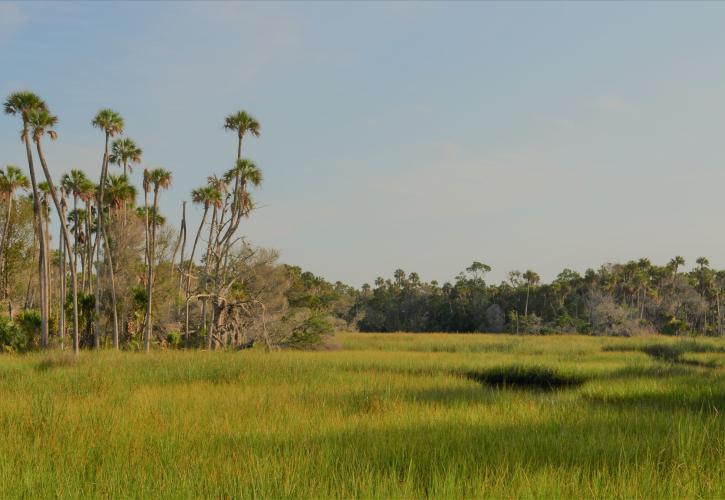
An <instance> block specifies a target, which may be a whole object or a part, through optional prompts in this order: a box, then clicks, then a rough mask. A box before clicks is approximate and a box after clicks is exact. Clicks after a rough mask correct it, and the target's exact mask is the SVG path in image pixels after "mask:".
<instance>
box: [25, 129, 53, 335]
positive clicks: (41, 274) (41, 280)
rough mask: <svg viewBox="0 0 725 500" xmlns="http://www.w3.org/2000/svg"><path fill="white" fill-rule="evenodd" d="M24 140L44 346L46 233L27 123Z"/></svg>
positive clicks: (45, 329) (46, 325)
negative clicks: (44, 231) (36, 252)
mask: <svg viewBox="0 0 725 500" xmlns="http://www.w3.org/2000/svg"><path fill="white" fill-rule="evenodd" d="M23 142H25V152H26V154H27V156H28V170H29V171H30V184H31V185H32V188H33V216H34V217H35V221H36V230H37V232H38V243H39V247H40V250H39V255H38V289H39V291H40V343H41V345H42V346H43V347H46V346H47V345H48V309H47V308H46V307H45V303H46V300H47V299H46V297H45V294H46V292H47V291H48V289H47V288H46V276H45V235H44V234H43V225H42V219H41V216H40V193H39V192H38V183H37V181H36V179H35V166H34V165H33V153H32V150H31V149H30V138H29V137H28V130H27V124H24V128H23Z"/></svg>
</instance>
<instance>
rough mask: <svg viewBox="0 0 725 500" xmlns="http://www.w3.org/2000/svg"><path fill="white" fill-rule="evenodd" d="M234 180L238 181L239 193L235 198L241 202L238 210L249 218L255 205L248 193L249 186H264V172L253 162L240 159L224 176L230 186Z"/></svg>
mask: <svg viewBox="0 0 725 500" xmlns="http://www.w3.org/2000/svg"><path fill="white" fill-rule="evenodd" d="M232 180H238V183H237V189H238V192H237V193H235V198H236V199H238V200H240V201H239V205H238V208H239V210H240V212H241V214H242V215H245V216H248V215H249V212H250V211H251V210H252V208H253V204H252V199H251V196H250V195H249V192H247V186H248V185H252V186H254V187H258V186H259V185H260V184H262V171H261V170H260V169H259V168H258V167H257V165H256V164H255V163H254V162H253V161H252V160H248V159H246V158H240V159H238V160H237V161H236V164H235V165H234V167H233V168H231V169H230V170H228V171H227V172H226V173H225V174H224V181H225V182H226V183H228V184H229V183H231V182H232Z"/></svg>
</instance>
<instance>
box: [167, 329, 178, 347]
mask: <svg viewBox="0 0 725 500" xmlns="http://www.w3.org/2000/svg"><path fill="white" fill-rule="evenodd" d="M166 343H167V344H168V345H169V347H171V348H173V349H178V348H179V347H181V333H180V332H169V333H168V334H167V335H166Z"/></svg>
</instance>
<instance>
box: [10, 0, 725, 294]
mask: <svg viewBox="0 0 725 500" xmlns="http://www.w3.org/2000/svg"><path fill="white" fill-rule="evenodd" d="M723 26H725V3H716V2H710V3H700V4H695V3H681V4H678V3H654V2H651V3H649V2H648V3H641V4H634V3H631V2H603V3H592V2H582V3H574V2H567V3H544V2H533V3H525V2H514V3H506V4H504V3H491V2H486V3H473V2H465V3H429V2H426V3H413V2H404V3H382V2H362V3H357V4H352V3H349V2H344V3H343V2H339V3H332V2H322V3H303V2H293V3H264V4H261V3H260V4H255V3H231V2H226V3H199V4H195V3H188V2H184V3H178V4H173V3H157V4H153V3H141V2H138V3H135V2H134V3H115V4H114V3H105V2H99V3H90V2H89V3H60V2H58V3H23V4H20V3H0V68H2V69H0V72H1V73H0V95H1V96H2V97H5V96H6V95H7V94H8V93H10V92H12V91H15V90H18V89H24V88H27V89H31V90H34V91H36V92H38V93H39V94H41V95H42V96H43V97H44V98H45V99H46V100H47V101H48V103H49V105H50V107H51V109H52V111H54V112H55V113H56V114H58V115H59V117H60V119H61V122H60V124H59V127H58V131H59V133H60V138H59V141H58V142H57V143H56V144H53V145H50V144H49V145H48V146H47V150H48V151H47V155H48V157H49V160H50V162H51V168H52V169H53V170H54V171H55V172H56V173H57V175H58V176H59V175H60V173H61V172H63V171H66V170H69V169H70V168H74V167H78V168H83V169H85V170H87V171H88V172H90V173H93V174H94V175H97V173H98V172H99V165H100V160H101V148H102V141H103V137H102V134H101V133H100V132H99V131H97V130H94V129H92V128H91V127H90V120H91V118H92V116H93V115H94V114H95V112H96V111H97V110H98V109H99V108H101V107H112V108H114V109H117V110H118V111H120V112H121V113H122V114H123V116H124V117H125V119H126V129H127V135H128V136H130V137H133V138H134V139H135V140H136V142H137V143H138V144H139V145H140V146H141V147H142V148H143V149H144V153H145V155H144V158H145V161H144V164H145V165H149V166H164V167H165V168H167V169H170V170H171V171H172V172H173V173H174V185H173V189H172V191H171V192H170V193H168V194H166V193H165V194H164V195H163V202H162V209H163V210H164V211H165V212H166V213H167V214H171V215H172V217H170V218H171V219H172V220H174V214H178V213H179V210H180V209H179V207H180V203H181V200H182V199H184V198H188V195H189V192H190V191H191V189H193V188H194V187H197V186H198V185H200V184H201V183H202V182H203V181H204V179H205V178H206V176H208V175H209V174H211V173H215V172H216V173H221V172H223V171H224V170H226V169H227V168H229V167H230V166H231V165H232V163H233V159H234V155H235V144H236V142H235V138H234V136H233V134H229V133H226V132H224V131H223V129H222V124H223V119H224V116H225V115H226V114H228V113H230V112H232V111H235V110H238V109H245V110H247V111H249V112H250V113H251V114H253V115H254V116H255V117H257V119H258V120H259V121H260V122H261V124H262V136H261V138H259V139H249V140H248V141H247V143H246V149H245V152H246V155H247V156H249V157H251V158H252V159H253V160H254V161H256V162H257V164H258V165H259V166H260V167H261V168H262V169H263V171H264V174H265V183H264V185H263V188H262V189H261V191H260V192H259V193H257V196H256V198H257V201H258V202H259V203H260V205H261V206H262V207H261V208H260V209H259V210H258V211H257V212H256V213H255V214H254V215H253V217H252V219H251V220H249V222H247V223H246V224H245V227H244V232H245V234H246V235H247V236H248V237H249V239H250V240H251V241H252V242H254V243H256V244H260V245H264V246H271V247H274V248H277V249H279V250H280V251H281V254H282V260H283V261H284V262H289V263H294V264H298V265H301V266H302V267H304V268H306V269H309V270H311V271H313V272H315V273H318V274H321V275H323V276H325V277H327V278H328V279H331V280H338V279H339V280H342V281H346V282H349V283H351V284H355V285H360V284H361V283H363V282H365V281H368V282H372V281H373V280H374V279H375V277H376V276H378V275H383V276H386V277H388V276H390V275H391V274H392V272H393V270H394V269H395V268H397V267H402V268H403V269H405V270H406V271H417V272H418V273H419V274H420V275H421V277H422V278H423V279H426V280H431V279H437V280H440V281H443V280H447V279H451V278H453V277H454V276H455V274H456V273H457V272H458V271H459V270H461V269H463V268H465V267H466V266H467V265H469V264H470V263H471V262H472V261H473V260H480V261H484V262H486V263H488V264H490V265H491V266H492V267H493V268H494V272H493V273H492V278H493V279H495V280H499V279H502V278H503V277H504V276H505V274H506V272H508V271H509V270H511V269H522V270H523V269H527V268H531V269H534V270H536V271H538V272H539V273H541V274H542V276H543V278H544V279H546V280H548V279H551V278H552V277H554V276H555V275H556V274H557V273H558V272H559V271H560V270H561V269H562V268H563V267H572V268H574V269H577V270H580V271H583V270H584V269H585V268H586V267H590V266H591V267H597V266H599V265H600V264H602V263H604V262H608V261H623V260H627V259H632V258H639V257H641V256H647V257H650V258H651V259H652V260H653V261H654V262H655V263H664V262H666V260H668V259H669V258H670V257H671V256H673V255H676V254H681V255H683V256H684V257H685V258H686V259H687V260H688V265H689V264H692V263H694V259H695V258H696V257H698V256H700V255H705V256H707V257H709V258H710V261H711V263H712V264H713V265H715V266H720V267H725V196H723V195H724V194H725V57H724V55H723V54H725V30H724V29H723ZM18 130H19V123H18V122H17V120H16V119H13V118H11V117H0V164H7V163H12V164H17V165H20V166H23V167H25V161H24V159H23V149H22V147H21V144H20V143H19V141H18V134H17V133H18ZM139 175H140V172H137V173H135V174H134V176H135V177H134V180H135V181H136V182H137V183H138V179H139ZM197 217H198V215H196V214H195V215H194V221H196V220H198V218H197Z"/></svg>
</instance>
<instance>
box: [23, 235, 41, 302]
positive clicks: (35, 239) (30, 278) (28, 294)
mask: <svg viewBox="0 0 725 500" xmlns="http://www.w3.org/2000/svg"><path fill="white" fill-rule="evenodd" d="M37 243H38V231H36V230H35V221H33V246H32V249H33V259H32V260H33V261H34V260H35V257H36V255H37V253H38V252H37V251H36V249H38V244H37ZM38 278H40V277H38ZM32 289H33V273H30V274H29V275H28V286H27V287H26V289H25V304H23V309H29V308H30V304H31V301H30V298H31V295H32Z"/></svg>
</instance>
